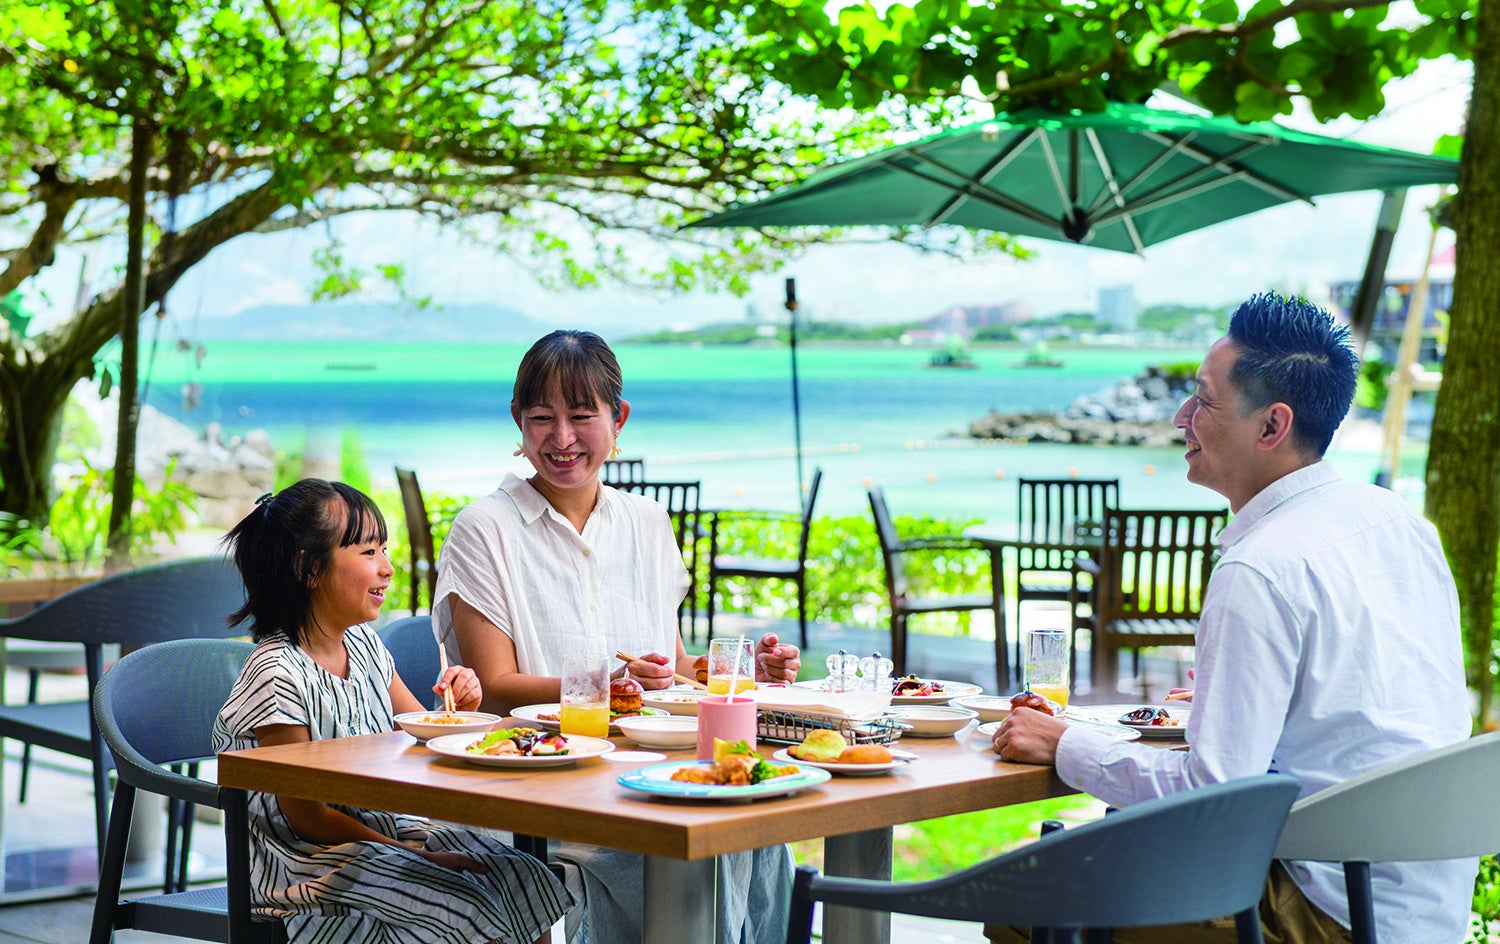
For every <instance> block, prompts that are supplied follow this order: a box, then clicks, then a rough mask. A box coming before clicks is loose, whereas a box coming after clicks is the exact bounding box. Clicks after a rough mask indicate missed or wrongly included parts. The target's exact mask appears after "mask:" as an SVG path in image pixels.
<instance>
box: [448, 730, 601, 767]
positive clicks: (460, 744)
mask: <svg viewBox="0 0 1500 944" xmlns="http://www.w3.org/2000/svg"><path fill="white" fill-rule="evenodd" d="M479 740H480V738H477V737H475V736H474V735H472V734H444V735H442V736H441V737H435V738H431V739H429V740H428V741H427V749H428V750H430V751H432V752H433V753H434V754H441V755H442V756H444V757H456V758H458V759H459V760H466V761H468V762H469V763H471V764H478V765H479V766H481V767H565V766H567V765H568V764H572V763H576V762H578V761H580V760H587V759H588V758H590V757H599V756H601V755H603V754H608V753H609V752H610V751H612V750H614V749H615V745H614V742H612V741H606V740H605V739H604V738H591V737H581V736H579V735H576V734H570V735H568V752H567V753H566V754H543V755H540V756H535V757H533V756H530V755H527V754H475V753H472V752H470V751H469V745H470V744H473V743H475V742H477V741H479Z"/></svg>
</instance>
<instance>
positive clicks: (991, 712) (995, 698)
mask: <svg viewBox="0 0 1500 944" xmlns="http://www.w3.org/2000/svg"><path fill="white" fill-rule="evenodd" d="M953 704H954V705H956V706H958V707H959V708H967V709H969V710H970V711H972V712H974V713H975V714H976V715H978V716H979V720H980V721H981V722H985V721H1004V720H1005V719H1006V718H1008V717H1010V698H1009V697H1007V696H1005V695H965V696H964V697H963V698H955V699H953Z"/></svg>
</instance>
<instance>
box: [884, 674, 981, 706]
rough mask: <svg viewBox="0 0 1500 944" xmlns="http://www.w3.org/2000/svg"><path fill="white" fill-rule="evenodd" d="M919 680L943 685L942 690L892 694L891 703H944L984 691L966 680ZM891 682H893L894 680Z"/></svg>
mask: <svg viewBox="0 0 1500 944" xmlns="http://www.w3.org/2000/svg"><path fill="white" fill-rule="evenodd" d="M921 681H923V682H931V683H932V684H934V685H941V686H943V690H942V691H940V692H938V693H936V694H933V695H892V696H891V704H893V705H946V704H947V703H948V702H950V701H952V700H953V699H955V698H967V697H968V696H970V695H978V694H979V693H981V692H983V691H984V689H982V688H980V687H979V686H978V685H970V684H969V683H967V682H950V681H947V680H946V679H922V680H921ZM892 684H894V680H893V682H892Z"/></svg>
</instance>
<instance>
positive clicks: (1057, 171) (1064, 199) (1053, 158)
mask: <svg viewBox="0 0 1500 944" xmlns="http://www.w3.org/2000/svg"><path fill="white" fill-rule="evenodd" d="M1041 144H1042V154H1044V155H1045V156H1046V158H1047V170H1048V171H1049V172H1051V174H1052V183H1053V184H1054V185H1055V186H1056V187H1057V200H1058V202H1059V203H1061V204H1062V207H1063V212H1064V213H1066V212H1068V211H1069V210H1070V209H1072V207H1073V201H1072V200H1071V199H1070V198H1069V197H1068V191H1067V188H1066V187H1065V186H1064V185H1063V179H1062V169H1061V168H1060V167H1058V166H1057V155H1056V154H1053V153H1052V142H1051V141H1049V140H1048V139H1047V136H1046V135H1045V134H1044V135H1042V137H1041ZM1053 222H1056V221H1053Z"/></svg>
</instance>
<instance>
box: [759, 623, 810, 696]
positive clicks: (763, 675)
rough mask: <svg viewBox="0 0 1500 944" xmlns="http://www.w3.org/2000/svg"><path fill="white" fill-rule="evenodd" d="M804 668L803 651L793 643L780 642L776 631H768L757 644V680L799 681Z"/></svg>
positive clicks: (788, 682) (789, 682)
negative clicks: (798, 673) (798, 677)
mask: <svg viewBox="0 0 1500 944" xmlns="http://www.w3.org/2000/svg"><path fill="white" fill-rule="evenodd" d="M800 668H802V651H801V650H800V649H798V648H797V647H796V646H794V645H792V644H791V643H783V642H780V641H779V640H778V639H777V638H776V634H775V633H766V634H765V635H764V636H762V637H760V642H758V643H756V644H755V680H756V681H757V682H785V683H787V684H791V683H792V682H795V681H797V670H798V669H800Z"/></svg>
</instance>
